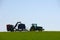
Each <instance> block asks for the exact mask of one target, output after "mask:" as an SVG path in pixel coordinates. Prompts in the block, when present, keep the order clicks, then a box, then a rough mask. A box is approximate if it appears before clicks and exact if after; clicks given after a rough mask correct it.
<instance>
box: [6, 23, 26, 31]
mask: <svg viewBox="0 0 60 40" xmlns="http://www.w3.org/2000/svg"><path fill="white" fill-rule="evenodd" d="M6 26H7V31H11V32H14V31H26V26H25V24H23V23H21V22H17V23H16V25H15V26H14V25H11V24H7V25H6ZM16 27H18V28H17V29H16Z"/></svg>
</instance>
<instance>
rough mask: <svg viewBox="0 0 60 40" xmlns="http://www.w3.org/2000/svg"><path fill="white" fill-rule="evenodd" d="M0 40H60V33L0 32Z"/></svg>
mask: <svg viewBox="0 0 60 40" xmlns="http://www.w3.org/2000/svg"><path fill="white" fill-rule="evenodd" d="M0 40H60V32H0Z"/></svg>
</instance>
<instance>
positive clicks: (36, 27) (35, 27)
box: [30, 24, 44, 31]
mask: <svg viewBox="0 0 60 40" xmlns="http://www.w3.org/2000/svg"><path fill="white" fill-rule="evenodd" d="M43 30H44V29H43V27H41V26H37V24H32V26H31V28H30V31H43Z"/></svg>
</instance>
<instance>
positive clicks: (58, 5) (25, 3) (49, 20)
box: [0, 0, 60, 31]
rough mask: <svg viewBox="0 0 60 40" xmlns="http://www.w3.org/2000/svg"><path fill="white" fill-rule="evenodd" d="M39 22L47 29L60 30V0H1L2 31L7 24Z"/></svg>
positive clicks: (0, 21) (28, 25) (28, 26)
mask: <svg viewBox="0 0 60 40" xmlns="http://www.w3.org/2000/svg"><path fill="white" fill-rule="evenodd" d="M17 21H21V22H22V23H25V24H26V26H27V29H29V28H30V26H31V24H32V23H37V24H38V25H40V26H43V28H44V29H45V30H47V31H49V30H50V31H51V30H52V31H57V30H58V31H60V0H0V31H6V24H13V25H15V24H16V22H17Z"/></svg>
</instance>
